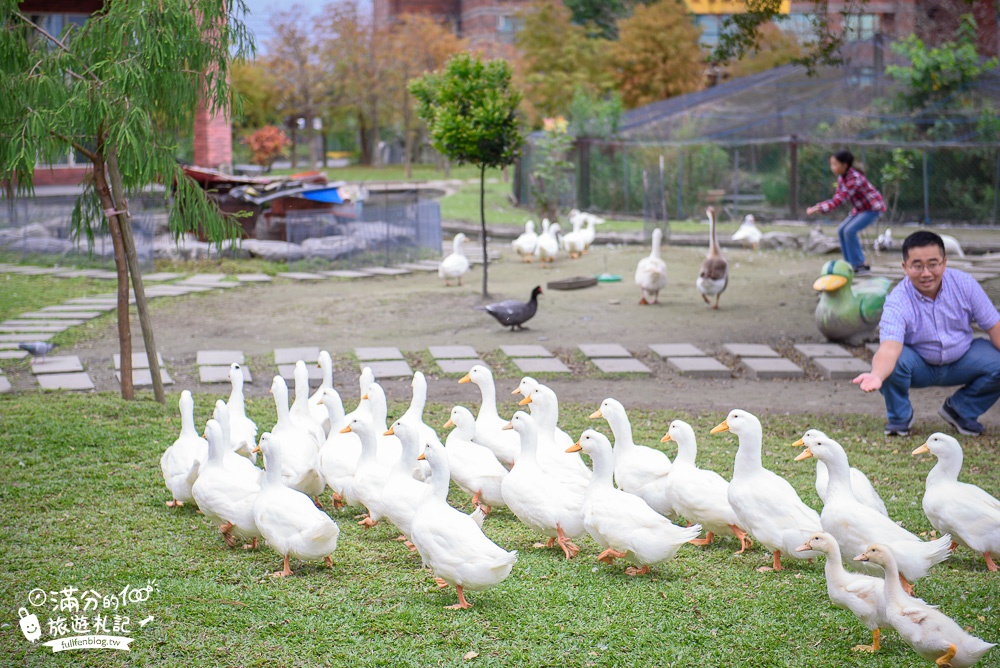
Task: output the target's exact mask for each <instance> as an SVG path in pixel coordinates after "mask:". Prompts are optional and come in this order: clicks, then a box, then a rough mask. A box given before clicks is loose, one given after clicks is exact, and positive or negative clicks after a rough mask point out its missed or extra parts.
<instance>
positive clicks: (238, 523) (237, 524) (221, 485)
mask: <svg viewBox="0 0 1000 668" xmlns="http://www.w3.org/2000/svg"><path fill="white" fill-rule="evenodd" d="M205 436H206V438H208V459H207V460H206V461H205V462H204V463H203V464H202V465H201V469H200V471H199V472H198V479H197V480H195V481H194V485H192V487H191V494H192V495H193V496H194V500H195V503H197V504H198V509H199V510H200V511H201V512H202V513H203V514H204V515H205V517H207V518H208V520H209V521H211V522H212V523H214V524H217V525H219V531H220V532H221V533H222V537H223V538H225V540H226V545H228V546H229V547H234V546H235V545H236V543H237V539H238V538H249V539H251V540H252V542H251V544H250V545H248V546H246V547H247V548H254V547H257V538H259V537H260V531H259V530H258V529H257V523H256V522H255V521H254V518H253V504H254V499H256V497H257V493H258V492H260V482H259V481H260V469H258V468H257V467H256V466H254V465H253V464H252V463H251V462H250V461H249V460H248V459H245V458H243V457H234V458H232V459H226V457H225V455H226V446H225V444H224V443H223V441H222V427H221V426H220V425H219V423H218V422H217V421H215V420H214V419H213V420H209V421H208V423H207V424H206V425H205ZM234 463H236V464H237V465H235V466H234V465H233V464H234Z"/></svg>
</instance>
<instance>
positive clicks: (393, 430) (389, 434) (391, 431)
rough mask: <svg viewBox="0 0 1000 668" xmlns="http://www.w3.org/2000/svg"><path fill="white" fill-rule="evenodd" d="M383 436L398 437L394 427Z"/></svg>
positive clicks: (383, 433)
mask: <svg viewBox="0 0 1000 668" xmlns="http://www.w3.org/2000/svg"><path fill="white" fill-rule="evenodd" d="M382 435H383V436H395V435H396V430H395V429H394V428H392V427H389V428H388V429H387V430H386V431H384V432H382Z"/></svg>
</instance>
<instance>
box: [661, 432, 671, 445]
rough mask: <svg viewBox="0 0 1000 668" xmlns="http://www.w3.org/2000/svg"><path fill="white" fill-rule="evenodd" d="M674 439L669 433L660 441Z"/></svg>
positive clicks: (667, 441)
mask: <svg viewBox="0 0 1000 668" xmlns="http://www.w3.org/2000/svg"><path fill="white" fill-rule="evenodd" d="M672 440H674V439H673V437H672V436H671V435H670V434H667V435H666V436H664V437H663V438H661V439H660V443H669V442H670V441H672Z"/></svg>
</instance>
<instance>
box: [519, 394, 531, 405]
mask: <svg viewBox="0 0 1000 668" xmlns="http://www.w3.org/2000/svg"><path fill="white" fill-rule="evenodd" d="M530 403H531V395H530V394H529V395H528V396H526V397H525V398H524V399H521V400H520V401H519V402H517V405H518V406H526V405H528V404H530Z"/></svg>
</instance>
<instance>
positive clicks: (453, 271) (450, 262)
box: [438, 232, 470, 285]
mask: <svg viewBox="0 0 1000 668" xmlns="http://www.w3.org/2000/svg"><path fill="white" fill-rule="evenodd" d="M467 240H468V237H466V236H465V235H464V234H462V233H461V232H459V233H458V234H456V235H455V238H454V239H453V240H452V242H451V247H452V251H451V254H450V255H448V256H447V257H445V258H444V259H443V260H441V264H439V265H438V276H439V277H440V278H443V279H444V284H445V285H451V279H453V278H457V279H458V284H459V285H461V284H462V276H463V275H464V274H466V273H468V271H469V268H470V265H469V258H467V257H465V251H464V250H463V249H462V244H463V243H465V242H466V241H467Z"/></svg>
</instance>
